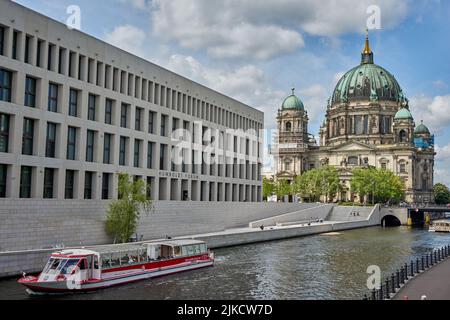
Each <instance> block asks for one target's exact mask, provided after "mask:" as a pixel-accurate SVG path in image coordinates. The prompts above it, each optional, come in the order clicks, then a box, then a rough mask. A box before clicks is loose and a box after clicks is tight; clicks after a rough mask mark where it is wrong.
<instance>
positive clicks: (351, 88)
mask: <svg viewBox="0 0 450 320" xmlns="http://www.w3.org/2000/svg"><path fill="white" fill-rule="evenodd" d="M361 100H363V101H394V102H403V101H404V100H405V97H404V95H403V92H402V89H401V88H400V85H399V84H398V82H397V80H396V79H395V77H394V76H393V75H392V74H391V73H389V72H388V71H387V70H386V69H384V68H382V67H380V66H378V65H376V64H374V62H373V52H372V50H371V49H370V46H369V39H368V38H367V39H366V48H365V49H364V51H363V53H362V58H361V64H360V65H359V66H357V67H355V68H353V69H351V70H350V71H348V72H347V73H346V74H345V75H344V76H343V77H342V78H341V79H340V80H339V82H338V84H337V86H336V88H335V90H334V93H333V97H332V103H333V104H338V103H346V102H350V101H361Z"/></svg>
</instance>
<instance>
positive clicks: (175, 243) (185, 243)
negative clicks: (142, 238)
mask: <svg viewBox="0 0 450 320" xmlns="http://www.w3.org/2000/svg"><path fill="white" fill-rule="evenodd" d="M204 243H205V241H201V240H195V239H180V240H168V241H162V242H145V243H144V244H150V245H152V244H154V245H161V244H163V245H166V246H171V247H182V246H191V245H196V244H204Z"/></svg>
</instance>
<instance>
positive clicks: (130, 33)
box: [104, 25, 146, 56]
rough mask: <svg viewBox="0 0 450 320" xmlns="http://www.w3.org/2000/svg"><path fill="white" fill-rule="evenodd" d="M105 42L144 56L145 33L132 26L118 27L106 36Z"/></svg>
mask: <svg viewBox="0 0 450 320" xmlns="http://www.w3.org/2000/svg"><path fill="white" fill-rule="evenodd" d="M104 38H105V41H106V42H108V43H110V44H112V45H114V46H117V47H119V48H121V49H123V50H125V51H128V52H131V53H134V54H136V55H139V56H143V50H142V46H143V44H144V40H145V38H146V36H145V32H144V31H143V30H141V29H139V28H137V27H135V26H132V25H122V26H117V27H115V28H114V30H113V31H112V32H110V33H108V34H106V35H105V37H104Z"/></svg>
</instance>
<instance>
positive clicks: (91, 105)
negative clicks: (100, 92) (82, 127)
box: [88, 94, 97, 121]
mask: <svg viewBox="0 0 450 320" xmlns="http://www.w3.org/2000/svg"><path fill="white" fill-rule="evenodd" d="M96 100H97V97H96V96H94V95H93V94H90V95H89V101H88V120H91V121H95V117H96Z"/></svg>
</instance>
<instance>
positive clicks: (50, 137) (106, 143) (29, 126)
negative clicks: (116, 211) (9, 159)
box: [0, 113, 261, 180]
mask: <svg viewBox="0 0 450 320" xmlns="http://www.w3.org/2000/svg"><path fill="white" fill-rule="evenodd" d="M35 121H36V120H34V119H30V118H24V120H23V134H22V154H23V155H29V156H32V155H34V154H35V152H34V145H35V141H34V140H35V138H34V137H35V126H36V125H35ZM9 123H10V116H9V115H7V114H4V113H0V152H5V153H7V152H8V151H9V146H8V142H9V127H10V125H9ZM59 126H60V125H58V124H56V123H52V122H47V132H46V140H45V157H47V158H56V145H57V139H58V127H59ZM79 130H80V129H79V128H76V127H72V126H68V127H67V149H66V159H67V160H77V139H78V137H79V132H78V131H79ZM98 134H99V133H98V131H94V130H87V132H86V145H85V146H86V158H85V161H86V162H96V161H100V159H95V151H96V150H97V148H96V145H95V144H96V141H97V139H96V136H97V135H98ZM114 137H115V135H114V134H111V133H104V139H103V160H102V161H103V163H104V164H112V162H113V159H112V150H113V148H112V147H113V139H114ZM143 143H144V141H143V140H140V139H134V148H133V166H134V167H136V168H140V167H142V165H143V164H142V159H141V155H142V152H143ZM147 143H148V145H147V169H154V162H155V160H154V154H155V147H156V144H155V142H152V141H149V142H147ZM129 149H130V138H129V137H125V136H120V141H119V165H120V166H128V165H130V164H129V163H127V161H128V159H127V155H128V154H129ZM174 149H175V146H172V154H175V152H176V150H174ZM197 153H198V151H195V150H192V154H190V155H191V156H192V158H191V159H189V158H188V157H189V149H187V148H183V149H182V150H181V172H183V173H187V172H188V171H189V167H188V165H187V164H188V163H191V162H192V163H193V160H194V159H197V158H196V156H197ZM159 156H160V159H159V164H160V167H159V169H160V170H169V167H168V163H171V168H170V170H171V171H178V170H177V167H176V164H175V163H174V162H173V161H172V162H170V161H168V159H167V157H168V145H167V144H161V145H160V155H159ZM206 157H207V154H206V153H205V152H204V153H203V154H202V165H201V173H202V174H203V175H206V174H208V173H207V163H206V161H205V159H206ZM211 159H215V155H214V154H213V155H211ZM216 165H217V166H218V170H217V175H219V176H221V175H222V174H225V176H226V177H234V178H240V179H248V180H251V179H253V180H258V179H259V178H258V177H259V176H260V170H261V165H260V164H258V165H256V164H250V162H249V161H246V162H245V164H243V163H240V164H238V160H237V159H234V163H233V164H226V165H223V164H221V163H218V164H216V162H213V163H211V164H210V170H209V175H213V176H214V175H216ZM233 165H234V170H233V169H232V166H233ZM223 166H225V173H223ZM191 167H192V173H194V174H195V173H198V172H197V171H198V169H197V165H192V166H191ZM244 170H245V172H246V174H245V176H244Z"/></svg>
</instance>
